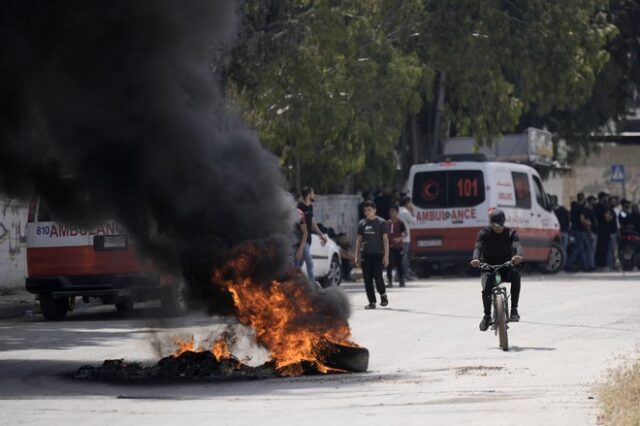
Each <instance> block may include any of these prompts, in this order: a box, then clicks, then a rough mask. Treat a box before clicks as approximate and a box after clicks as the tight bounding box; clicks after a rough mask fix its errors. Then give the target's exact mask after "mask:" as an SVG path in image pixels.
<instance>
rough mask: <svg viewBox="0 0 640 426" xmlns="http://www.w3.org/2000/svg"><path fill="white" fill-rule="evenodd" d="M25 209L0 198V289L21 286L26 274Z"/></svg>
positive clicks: (9, 200)
mask: <svg viewBox="0 0 640 426" xmlns="http://www.w3.org/2000/svg"><path fill="white" fill-rule="evenodd" d="M26 245H27V208H26V206H24V204H22V203H21V202H19V201H16V200H13V199H8V198H3V197H0V287H17V286H19V285H22V283H23V280H24V275H25V272H26Z"/></svg>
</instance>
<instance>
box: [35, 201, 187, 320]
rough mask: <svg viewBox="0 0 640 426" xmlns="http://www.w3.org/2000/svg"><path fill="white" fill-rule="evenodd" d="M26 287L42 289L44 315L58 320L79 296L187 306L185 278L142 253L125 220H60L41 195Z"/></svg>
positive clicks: (177, 310) (127, 304) (169, 309)
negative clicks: (161, 268)
mask: <svg viewBox="0 0 640 426" xmlns="http://www.w3.org/2000/svg"><path fill="white" fill-rule="evenodd" d="M26 289H27V291H29V292H31V293H34V294H36V295H38V298H39V301H40V307H41V310H42V314H43V315H44V317H45V318H46V319H54V320H59V319H62V318H64V317H65V316H66V314H67V312H68V311H69V310H70V309H72V308H73V306H74V305H75V298H76V297H82V298H83V299H84V300H88V299H89V298H97V299H99V300H101V301H102V302H103V303H105V304H114V305H115V307H116V308H117V309H118V311H129V310H131V309H132V308H133V303H134V301H145V300H151V299H160V300H161V303H162V307H163V310H164V311H165V313H167V314H169V315H178V314H181V313H184V312H185V311H186V309H187V301H186V291H187V289H186V285H185V283H184V280H183V279H182V278H178V277H174V276H173V275H169V274H164V273H160V272H159V270H158V269H157V268H155V267H154V266H153V264H152V263H151V261H149V260H148V259H143V258H142V257H140V256H139V255H138V254H137V253H136V248H135V242H134V241H132V240H131V239H130V236H129V235H128V234H127V231H126V229H124V227H123V226H122V225H121V224H119V223H117V222H115V221H105V222H104V223H99V224H95V225H92V226H87V225H84V224H82V223H77V224H71V223H62V222H57V221H55V220H54V219H53V218H52V217H51V215H50V213H49V211H48V209H47V208H46V206H45V205H44V203H42V202H40V200H39V199H38V198H34V199H33V201H32V202H31V205H30V206H29V216H28V220H27V278H26Z"/></svg>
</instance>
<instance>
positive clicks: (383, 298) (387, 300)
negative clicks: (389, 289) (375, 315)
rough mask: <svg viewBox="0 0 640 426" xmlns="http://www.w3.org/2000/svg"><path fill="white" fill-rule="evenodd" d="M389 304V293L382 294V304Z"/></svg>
mask: <svg viewBox="0 0 640 426" xmlns="http://www.w3.org/2000/svg"><path fill="white" fill-rule="evenodd" d="M388 304H389V299H387V295H386V294H383V295H382V296H380V306H387V305H388Z"/></svg>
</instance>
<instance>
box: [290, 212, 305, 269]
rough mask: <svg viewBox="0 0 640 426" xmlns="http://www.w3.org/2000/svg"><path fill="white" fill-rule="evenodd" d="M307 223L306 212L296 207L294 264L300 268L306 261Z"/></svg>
mask: <svg viewBox="0 0 640 426" xmlns="http://www.w3.org/2000/svg"><path fill="white" fill-rule="evenodd" d="M307 234H308V232H307V223H306V221H305V218H304V213H303V212H302V210H300V209H296V224H295V228H294V235H295V244H294V246H293V264H294V265H295V266H297V267H298V268H299V267H301V266H302V262H304V247H305V245H306V244H307Z"/></svg>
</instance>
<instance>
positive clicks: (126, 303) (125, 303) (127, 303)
mask: <svg viewBox="0 0 640 426" xmlns="http://www.w3.org/2000/svg"><path fill="white" fill-rule="evenodd" d="M116 309H117V310H118V312H129V311H132V310H133V299H131V298H129V297H127V298H125V299H122V300H120V301H119V302H118V303H116Z"/></svg>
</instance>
